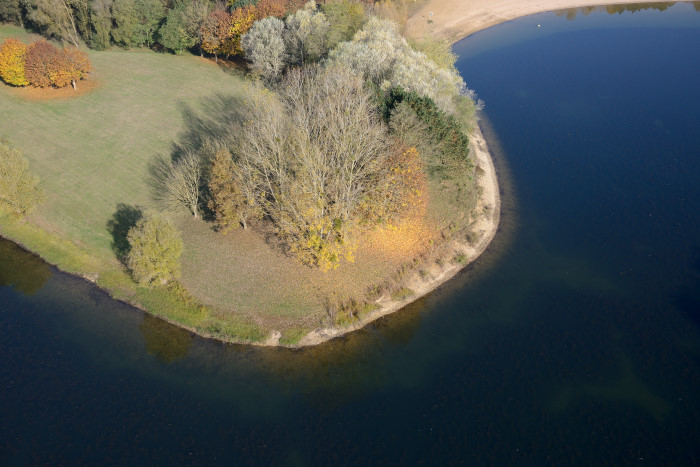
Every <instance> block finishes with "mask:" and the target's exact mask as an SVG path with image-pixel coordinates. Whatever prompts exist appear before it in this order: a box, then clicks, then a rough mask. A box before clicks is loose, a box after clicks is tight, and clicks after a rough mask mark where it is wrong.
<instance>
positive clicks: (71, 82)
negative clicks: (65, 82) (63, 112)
mask: <svg viewBox="0 0 700 467" xmlns="http://www.w3.org/2000/svg"><path fill="white" fill-rule="evenodd" d="M70 84H71V86H73V91H75V90H76V89H77V88H76V86H75V80H74V79H72V80H70Z"/></svg>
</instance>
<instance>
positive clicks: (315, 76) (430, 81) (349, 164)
mask: <svg viewBox="0 0 700 467" xmlns="http://www.w3.org/2000/svg"><path fill="white" fill-rule="evenodd" d="M241 8H242V9H244V10H245V9H246V8H250V7H249V6H248V5H243V6H242V7H241ZM246 11H250V10H246ZM239 44H240V47H241V49H242V50H243V51H244V53H245V55H246V58H248V59H249V60H250V62H251V68H252V70H253V72H254V73H255V74H256V75H257V76H259V77H262V78H263V79H262V80H261V81H259V82H256V83H255V84H253V85H251V87H250V89H249V90H248V92H247V93H246V100H245V101H244V102H242V103H241V104H240V105H238V106H235V108H232V110H231V112H232V113H234V114H235V115H233V117H232V118H231V120H232V121H234V122H236V123H234V124H233V125H232V126H231V128H230V129H229V131H228V135H227V136H226V137H224V138H220V139H217V140H216V141H209V142H208V143H207V144H205V145H204V146H203V147H202V148H200V150H199V151H191V152H188V153H186V154H184V155H181V157H179V159H178V160H177V161H175V162H174V163H170V162H167V163H165V164H161V167H163V170H161V172H162V173H163V176H162V177H160V179H161V180H163V181H164V186H163V189H162V190H160V193H161V195H162V196H161V199H162V200H163V201H165V205H166V206H168V207H171V208H172V207H174V206H185V207H187V208H188V209H189V210H190V212H191V213H192V214H193V215H194V216H198V215H199V210H200V209H202V208H204V209H207V210H208V211H209V213H210V214H211V217H212V218H213V219H214V222H215V224H216V227H217V229H218V230H220V231H222V232H226V231H228V230H229V229H231V228H233V227H237V226H239V225H242V226H243V227H244V228H246V227H247V226H248V225H249V223H250V222H251V221H252V220H262V221H263V222H267V223H271V224H272V225H273V226H274V229H275V231H276V233H277V234H278V236H279V238H280V239H281V240H283V242H284V244H285V245H286V246H287V247H288V248H289V250H290V251H291V252H293V253H294V254H296V255H297V256H298V257H299V258H300V259H301V260H302V261H303V262H304V263H307V264H311V265H316V266H319V267H321V268H323V269H327V268H332V267H336V266H337V265H338V264H339V262H340V260H341V259H342V258H346V259H348V260H352V258H353V254H354V251H355V241H354V240H355V239H356V237H357V234H358V232H360V231H361V229H363V228H371V227H372V226H375V225H377V224H382V223H384V224H386V223H389V224H391V223H393V222H394V221H396V220H397V219H398V218H400V217H401V216H403V215H405V214H406V213H407V212H408V211H409V210H410V209H411V208H412V207H415V206H417V205H420V204H421V203H424V202H425V199H426V196H427V191H428V188H427V187H428V182H429V180H432V181H434V182H436V183H446V184H448V185H450V186H451V187H457V191H458V193H462V194H465V195H467V196H466V197H462V199H461V200H460V205H461V206H465V205H466V206H472V205H473V204H474V202H475V199H476V180H475V169H474V165H473V163H472V162H471V159H470V157H469V139H468V138H467V132H468V131H469V128H470V125H471V124H473V121H474V114H475V111H476V109H477V107H478V104H477V103H476V102H475V99H474V95H473V93H472V92H471V91H469V90H467V88H466V86H465V84H464V82H463V81H462V79H461V77H460V76H459V74H458V72H457V70H456V69H455V67H454V63H455V59H456V57H455V56H454V55H453V54H452V53H451V51H450V48H449V45H448V44H446V43H444V42H438V41H425V42H419V43H413V44H409V43H408V42H407V41H406V40H405V39H404V38H403V37H402V36H401V35H400V34H399V31H398V28H397V26H396V25H395V24H394V23H393V22H391V21H388V20H384V19H379V18H377V17H373V16H370V17H368V16H367V12H366V9H365V8H364V7H363V6H362V5H360V4H357V3H349V2H335V3H329V4H324V5H320V6H317V5H316V4H315V3H314V2H309V3H307V4H306V5H305V6H304V7H303V8H301V9H299V10H297V11H295V12H293V13H290V14H287V15H286V17H285V18H284V19H281V18H280V17H277V16H268V17H266V18H263V19H260V20H257V21H252V22H251V23H250V25H249V26H248V29H247V32H246V33H245V34H242V35H241V36H240V41H239ZM263 83H264V84H263Z"/></svg>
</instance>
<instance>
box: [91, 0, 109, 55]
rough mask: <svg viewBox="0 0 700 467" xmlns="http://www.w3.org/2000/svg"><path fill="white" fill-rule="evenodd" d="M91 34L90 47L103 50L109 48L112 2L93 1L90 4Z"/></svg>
mask: <svg viewBox="0 0 700 467" xmlns="http://www.w3.org/2000/svg"><path fill="white" fill-rule="evenodd" d="M90 22H91V24H92V30H93V31H92V34H91V35H90V47H92V48H94V49H97V50H104V49H106V48H107V47H109V44H110V39H111V34H112V0H93V1H92V3H90Z"/></svg>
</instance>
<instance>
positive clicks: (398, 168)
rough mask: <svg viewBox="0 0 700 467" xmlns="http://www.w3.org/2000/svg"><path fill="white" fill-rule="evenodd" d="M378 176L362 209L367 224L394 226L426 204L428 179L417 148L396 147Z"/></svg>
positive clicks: (360, 207) (360, 206) (361, 205)
mask: <svg viewBox="0 0 700 467" xmlns="http://www.w3.org/2000/svg"><path fill="white" fill-rule="evenodd" d="M377 175H378V176H377V179H376V183H375V184H374V186H373V189H371V190H368V192H367V193H366V196H365V198H364V199H363V201H362V202H361V203H360V205H359V206H358V209H359V211H360V213H361V216H362V218H363V219H364V220H365V221H366V222H369V223H370V224H375V223H384V224H392V223H393V222H395V221H396V220H398V219H400V218H401V217H403V216H405V215H407V214H409V213H410V212H412V211H414V210H415V209H417V208H420V207H421V205H422V204H423V203H424V202H425V197H426V195H427V186H428V185H427V178H426V175H425V167H424V166H423V162H422V160H421V157H420V155H419V154H418V150H416V148H413V147H411V148H407V147H405V146H398V147H396V148H394V150H393V151H392V152H391V154H390V155H389V157H387V158H386V159H385V160H384V161H383V162H382V167H381V168H379V170H377Z"/></svg>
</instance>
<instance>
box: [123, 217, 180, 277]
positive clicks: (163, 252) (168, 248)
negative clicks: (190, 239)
mask: <svg viewBox="0 0 700 467" xmlns="http://www.w3.org/2000/svg"><path fill="white" fill-rule="evenodd" d="M127 238H128V240H129V245H130V247H131V249H130V250H129V255H128V257H127V267H128V268H129V269H130V270H131V273H132V275H133V277H134V279H135V280H136V282H138V283H139V284H141V285H154V284H163V285H164V284H167V283H168V282H169V281H171V280H173V279H176V278H178V277H179V276H180V256H181V255H182V249H183V243H182V237H181V235H180V232H178V230H177V229H176V228H175V226H174V225H173V224H172V223H171V222H170V221H169V220H167V219H165V218H164V217H162V216H161V215H159V214H153V215H151V216H148V217H146V218H144V219H141V220H140V221H138V222H137V223H136V225H135V226H134V227H133V228H132V229H131V230H129V235H128V236H127Z"/></svg>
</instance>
